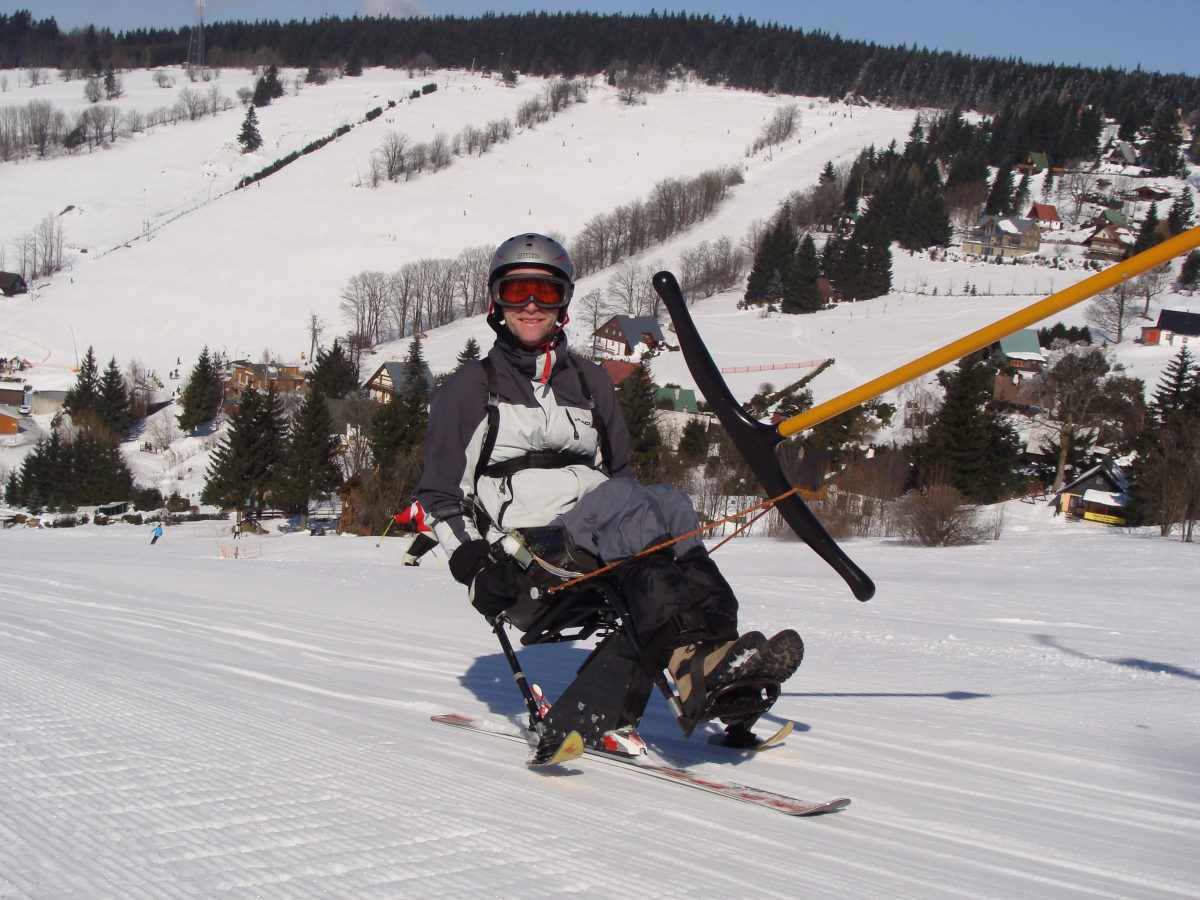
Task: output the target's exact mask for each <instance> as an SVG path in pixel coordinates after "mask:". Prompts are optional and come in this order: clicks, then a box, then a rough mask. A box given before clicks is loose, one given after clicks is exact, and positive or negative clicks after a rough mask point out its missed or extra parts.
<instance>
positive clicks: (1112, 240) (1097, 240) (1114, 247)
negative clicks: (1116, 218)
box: [1083, 223, 1137, 259]
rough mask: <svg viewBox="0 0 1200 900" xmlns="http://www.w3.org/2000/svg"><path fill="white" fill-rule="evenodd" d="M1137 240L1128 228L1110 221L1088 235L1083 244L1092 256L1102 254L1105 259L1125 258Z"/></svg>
mask: <svg viewBox="0 0 1200 900" xmlns="http://www.w3.org/2000/svg"><path fill="white" fill-rule="evenodd" d="M1136 240H1137V238H1136V237H1135V236H1134V234H1133V232H1132V231H1130V230H1129V229H1128V228H1122V227H1121V226H1119V225H1113V224H1111V223H1109V224H1106V225H1101V226H1100V227H1099V228H1097V229H1096V230H1095V231H1093V232H1092V233H1091V234H1090V235H1088V236H1087V237H1086V238H1085V239H1084V241H1083V244H1084V246H1085V247H1087V248H1088V250H1089V252H1090V253H1091V254H1092V256H1102V257H1104V258H1105V259H1124V258H1125V257H1126V256H1128V255H1129V251H1131V250H1132V249H1133V244H1134V242H1135V241H1136Z"/></svg>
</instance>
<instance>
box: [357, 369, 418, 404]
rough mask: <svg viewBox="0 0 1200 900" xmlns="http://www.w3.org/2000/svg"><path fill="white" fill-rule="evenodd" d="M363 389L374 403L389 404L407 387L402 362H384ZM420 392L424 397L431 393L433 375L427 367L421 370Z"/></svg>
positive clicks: (406, 377) (406, 376)
mask: <svg viewBox="0 0 1200 900" xmlns="http://www.w3.org/2000/svg"><path fill="white" fill-rule="evenodd" d="M365 387H366V389H367V396H368V397H369V398H370V399H372V400H374V401H375V402H376V403H391V402H392V399H393V398H394V397H396V396H397V395H399V394H402V393H403V392H404V391H405V389H406V388H407V387H408V374H407V373H406V372H405V365H404V361H403V360H399V359H397V360H392V361H390V362H385V363H384V364H383V365H381V366H380V367H379V368H378V369H376V370H375V374H374V375H372V376H371V377H370V378H368V379H367V382H366V385H365ZM420 390H421V393H422V394H423V395H425V396H426V397H428V396H429V395H430V394H431V393H432V392H433V373H432V372H431V371H430V370H429V366H425V367H424V368H423V369H422V370H421V386H420Z"/></svg>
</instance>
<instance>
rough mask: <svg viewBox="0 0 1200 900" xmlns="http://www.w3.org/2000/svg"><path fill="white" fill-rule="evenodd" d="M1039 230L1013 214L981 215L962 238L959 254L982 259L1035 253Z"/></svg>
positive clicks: (1039, 244)
mask: <svg viewBox="0 0 1200 900" xmlns="http://www.w3.org/2000/svg"><path fill="white" fill-rule="evenodd" d="M1041 244H1042V232H1041V229H1040V228H1039V227H1038V226H1037V223H1035V222H1033V221H1031V220H1029V219H1022V218H1019V217H1017V216H984V217H983V218H981V219H980V220H979V221H978V222H977V223H976V224H975V227H974V228H973V229H972V230H971V234H970V236H968V237H967V239H966V240H964V241H963V245H962V248H963V253H970V254H973V255H975V256H982V257H985V258H991V257H997V256H999V257H1011V256H1025V255H1026V254H1029V253H1037V251H1038V248H1039V247H1040V246H1041Z"/></svg>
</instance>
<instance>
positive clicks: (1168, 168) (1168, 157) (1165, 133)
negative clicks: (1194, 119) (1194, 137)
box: [1142, 100, 1185, 175]
mask: <svg viewBox="0 0 1200 900" xmlns="http://www.w3.org/2000/svg"><path fill="white" fill-rule="evenodd" d="M1182 143H1183V125H1182V123H1181V122H1180V121H1179V108H1178V106H1177V105H1176V103H1175V102H1173V101H1170V100H1167V101H1165V102H1163V103H1162V104H1161V105H1160V106H1159V107H1158V109H1157V110H1156V111H1155V113H1154V118H1153V119H1152V120H1151V122H1150V137H1149V138H1148V139H1147V140H1146V143H1145V144H1144V145H1142V156H1143V157H1144V158H1145V161H1146V165H1147V166H1149V167H1150V172H1151V174H1152V175H1178V174H1181V173H1182V172H1184V171H1185V168H1184V163H1183V154H1182V153H1181V152H1180V149H1179V148H1180V145H1181V144H1182Z"/></svg>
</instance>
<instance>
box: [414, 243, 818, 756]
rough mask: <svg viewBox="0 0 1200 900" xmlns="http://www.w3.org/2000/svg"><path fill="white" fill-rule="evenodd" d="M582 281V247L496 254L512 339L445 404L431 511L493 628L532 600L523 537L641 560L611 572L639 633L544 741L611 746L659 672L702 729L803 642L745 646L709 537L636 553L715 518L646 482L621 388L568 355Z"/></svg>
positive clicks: (760, 640) (449, 383)
mask: <svg viewBox="0 0 1200 900" xmlns="http://www.w3.org/2000/svg"><path fill="white" fill-rule="evenodd" d="M573 276H574V267H573V266H572V264H571V260H570V257H569V256H568V254H567V251H566V250H565V249H564V248H563V247H562V246H561V245H560V244H559V243H558V242H557V241H554V240H552V239H550V238H548V237H545V236H543V235H540V234H521V235H517V236H515V237H512V238H510V239H509V240H507V241H505V242H504V243H503V244H501V245H500V247H499V248H497V250H496V251H495V253H494V254H493V255H492V260H491V265H490V268H489V272H488V293H489V296H490V298H491V306H490V309H489V313H488V316H487V322H488V324H489V325H490V326H491V328H492V330H493V331H495V332H496V341H495V343H494V345H493V346H492V348H491V350H490V351H489V352H488V354H487V357H486V358H485V359H484V360H482V361H471V362H468V363H467V364H465V365H464V366H462V367H461V368H460V369H459V370H457V371H456V372H455V373H454V374H452V375H451V376H450V377H449V378H448V379H447V380H446V381H445V383H444V384H442V386H441V387H440V388H438V390H437V391H436V392H435V393H434V395H433V398H432V403H431V407H430V415H429V431H428V436H427V438H426V442H425V452H424V472H423V475H422V477H421V480H420V482H419V484H418V486H417V490H416V499H417V501H418V502H419V503H420V505H421V507H423V508H424V510H425V511H426V514H427V516H429V518H430V520H431V522H432V525H433V528H434V531H435V533H436V535H437V539H438V542H439V543H441V545H442V547H443V548H444V549H445V550H446V552H447V554H448V555H449V560H450V563H449V566H450V571H451V573H452V575H453V576H454V578H455V579H456V580H458V581H459V582H461V583H462V584H464V585H467V586H468V588H469V591H470V598H471V603H472V604H473V605H474V606H475V608H476V609H477V610H478V611H479V612H480V613H482V614H483V615H484V616H486V617H488V618H489V619H494V618H495V617H497V616H500V615H501V614H502V613H504V612H505V611H507V610H510V609H511V608H512V607H513V605H514V604H516V603H517V602H518V600H520V599H521V597H522V594H524V597H525V599H526V601H527V600H528V594H529V592H528V586H529V582H528V577H527V576H528V573H526V572H525V571H523V570H522V568H521V566H520V565H519V564H518V563H517V562H516V561H515V560H514V559H513V558H511V557H510V556H508V555H506V554H503V553H499V552H497V550H496V549H495V545H497V544H498V542H499V541H500V540H501V539H502V538H503V537H504V535H505V534H506V533H507V532H510V531H513V530H523V529H539V528H542V529H544V527H545V526H551V527H552V528H554V529H558V530H559V531H560V532H561V533H562V538H561V542H560V543H561V544H562V545H563V546H564V547H566V548H568V549H569V552H570V553H572V554H573V555H575V556H577V557H586V558H589V559H591V560H593V561H594V562H597V563H612V562H616V561H618V560H626V561H625V562H623V563H622V564H620V565H618V566H617V567H616V568H614V569H613V570H612V572H611V573H607V577H610V578H611V580H612V581H613V582H615V584H616V586H617V588H618V590H619V592H620V595H621V596H622V597H623V598H624V603H625V604H626V606H627V608H628V609H627V612H628V617H627V620H626V621H625V628H623V629H621V630H619V631H617V632H616V633H615V634H613V635H612V636H610V637H609V638H608V639H607V640H605V641H604V642H602V643H601V645H600V646H599V647H598V648H597V649H596V650H595V651H594V652H593V653H592V654H591V655H590V656H589V657H588V659H587V661H586V662H585V663H584V665H583V666H582V667H581V669H580V670H579V673H578V675H577V677H576V678H575V680H574V681H573V682H572V683H571V685H570V686H568V687H567V689H566V690H565V692H564V693H563V694H562V696H560V697H558V698H557V699H556V701H555V702H554V704H553V705H552V706H551V708H550V711H549V713H548V714H546V716H545V718H544V720H543V743H546V742H553V741H554V740H561V738H562V737H563V736H565V735H566V734H568V733H569V732H571V731H578V732H579V733H580V734H581V735H582V736H583V738H584V741H585V742H586V743H587V744H588V745H590V746H593V747H596V748H604V747H605V736H606V734H608V735H609V736H610V737H611V736H612V733H616V732H620V731H621V730H623V729H624V730H631V729H634V728H636V726H637V725H638V723H639V722H640V721H641V717H642V713H643V711H644V710H645V707H646V704H647V702H648V700H649V696H650V693H651V691H652V687H653V678H654V677H655V673H656V672H661V671H662V670H663V669H666V670H667V671H668V672H669V673H670V675H671V677H672V679H673V680H674V682H675V685H676V690H677V691H678V692H679V695H680V699H681V701H682V705H683V712H684V713H685V714H686V715H687V716H688V717H690V719H691V723H692V725H693V726H694V724H696V723H698V722H699V721H704V720H705V719H707V718H712V717H713V716H712V715H711V714H710V712H711V710H712V704H711V703H710V702H709V698H710V697H711V696H713V695H715V694H718V693H720V691H721V690H722V688H723V687H724V686H726V685H729V684H731V683H733V682H742V683H744V682H746V681H748V680H750V681H753V680H757V681H760V682H764V683H771V684H774V685H776V686H777V685H778V684H779V683H781V682H783V681H784V680H786V679H787V678H789V677H790V676H791V675H792V674H793V673H794V672H795V670H796V669H797V667H798V666H799V665H800V662H801V660H802V658H803V644H802V643H801V641H800V637H799V635H797V634H796V632H795V631H792V630H790V629H788V630H785V631H783V632H780V633H779V634H777V635H775V636H774V637H772V638H771V639H770V640H766V639H765V638H764V637H763V635H762V634H761V633H760V632H757V631H752V632H749V633H747V634H743V635H739V633H738V624H737V610H738V603H737V599H736V598H735V597H734V594H733V591H732V590H731V588H730V586H729V584H728V582H726V580H725V578H724V577H723V576H722V575H721V573H720V571H719V570H718V569H717V566H716V564H715V563H713V561H712V560H711V559H710V558H709V555H708V552H707V551H706V550H705V548H704V546H703V544H702V543H701V541H700V539H699V538H698V537H696V536H694V535H693V536H691V537H686V538H684V539H683V540H680V541H678V542H677V543H674V544H671V545H670V546H667V547H665V548H663V549H661V550H657V551H655V552H653V553H649V554H647V555H644V556H635V554H638V553H640V552H641V551H643V550H646V549H648V548H651V547H656V546H658V545H659V544H662V543H663V542H664V541H667V540H670V539H671V538H673V537H678V536H680V535H686V534H689V533H690V532H692V531H695V530H696V529H698V528H699V521H698V518H697V516H696V513H695V510H694V509H693V507H692V504H691V501H690V500H689V498H688V497H687V495H686V494H684V493H683V492H682V491H680V490H678V489H677V488H674V487H671V486H669V485H648V486H646V485H642V484H639V483H638V482H637V481H635V480H634V479H633V477H632V476H631V474H630V445H629V434H628V431H627V430H626V426H625V423H624V421H623V420H622V418H621V414H620V411H619V409H618V407H617V402H616V394H615V391H614V388H613V384H612V382H611V380H610V379H609V377H608V376H607V375H606V374H605V373H604V371H603V369H601V368H600V367H599V366H598V365H596V364H594V363H591V362H588V361H585V360H582V359H579V358H577V357H575V356H573V355H572V354H571V353H569V351H568V348H567V338H566V334H565V332H564V331H563V326H564V325H565V324H566V323H567V307H568V304H569V303H570V301H571V294H572V292H573V290H574V283H573ZM551 597H552V598H553V595H551ZM759 712H760V713H761V709H760V710H759ZM685 731H686V733H689V734H690V732H691V728H690V727H689V728H686V729H685Z"/></svg>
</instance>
